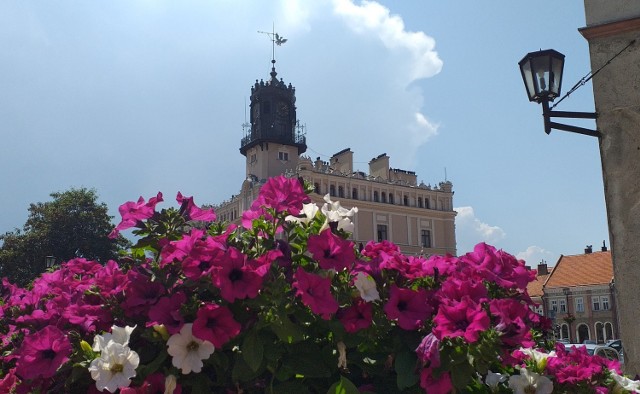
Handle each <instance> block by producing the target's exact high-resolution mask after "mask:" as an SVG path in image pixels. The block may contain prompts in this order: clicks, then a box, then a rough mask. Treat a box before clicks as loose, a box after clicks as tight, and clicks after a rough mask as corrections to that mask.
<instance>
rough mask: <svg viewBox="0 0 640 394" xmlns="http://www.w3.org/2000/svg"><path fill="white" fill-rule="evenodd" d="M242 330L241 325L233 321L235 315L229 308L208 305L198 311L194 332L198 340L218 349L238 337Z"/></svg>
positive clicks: (194, 322)
mask: <svg viewBox="0 0 640 394" xmlns="http://www.w3.org/2000/svg"><path fill="white" fill-rule="evenodd" d="M241 328H242V327H241V326H240V323H238V322H237V321H235V320H234V319H233V314H232V313H231V311H230V310H229V309H228V308H226V307H224V306H220V305H216V304H207V305H205V306H203V307H201V308H200V309H198V313H197V317H196V320H194V321H193V328H192V332H193V336H195V337H196V338H198V339H201V340H203V341H209V342H211V343H213V346H215V347H216V349H218V348H221V347H222V346H223V345H224V344H225V343H227V342H228V341H229V340H230V339H231V338H233V337H235V336H236V335H238V334H239V333H240V329H241Z"/></svg>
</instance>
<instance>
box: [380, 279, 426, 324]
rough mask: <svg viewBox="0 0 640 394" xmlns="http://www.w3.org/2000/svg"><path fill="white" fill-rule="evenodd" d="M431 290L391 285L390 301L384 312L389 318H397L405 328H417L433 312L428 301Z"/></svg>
mask: <svg viewBox="0 0 640 394" xmlns="http://www.w3.org/2000/svg"><path fill="white" fill-rule="evenodd" d="M428 295H429V292H427V290H425V289H419V290H411V289H405V288H400V287H398V286H396V285H395V284H393V285H391V291H390V296H389V301H388V302H387V303H386V305H385V306H384V312H385V313H386V314H387V318H388V319H389V320H397V321H398V326H400V328H402V329H404V330H415V329H417V328H418V327H420V326H421V325H422V323H423V322H424V321H425V320H426V319H427V318H429V317H431V313H432V312H433V308H432V307H431V305H429V303H428Z"/></svg>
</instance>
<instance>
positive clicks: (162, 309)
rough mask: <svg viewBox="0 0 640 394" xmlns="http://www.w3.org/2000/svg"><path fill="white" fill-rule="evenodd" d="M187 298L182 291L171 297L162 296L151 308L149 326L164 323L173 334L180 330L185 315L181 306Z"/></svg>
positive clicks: (147, 324)
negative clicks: (181, 310)
mask: <svg viewBox="0 0 640 394" xmlns="http://www.w3.org/2000/svg"><path fill="white" fill-rule="evenodd" d="M186 300H187V296H185V295H184V293H182V292H178V293H175V294H172V295H171V296H169V297H161V298H160V299H159V300H158V302H157V303H156V304H155V305H154V306H152V307H151V308H150V309H149V321H148V322H147V323H146V326H147V327H153V326H155V325H159V324H163V325H164V326H165V328H166V329H167V332H168V333H169V334H171V335H173V334H176V333H178V332H180V329H181V328H182V325H183V324H184V317H183V316H182V314H181V313H180V307H181V306H182V304H184V303H185V301H186Z"/></svg>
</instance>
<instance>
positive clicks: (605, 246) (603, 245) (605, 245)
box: [600, 241, 607, 252]
mask: <svg viewBox="0 0 640 394" xmlns="http://www.w3.org/2000/svg"><path fill="white" fill-rule="evenodd" d="M600 250H601V251H603V252H606V251H607V244H606V243H605V242H604V241H602V248H600Z"/></svg>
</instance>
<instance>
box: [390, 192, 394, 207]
mask: <svg viewBox="0 0 640 394" xmlns="http://www.w3.org/2000/svg"><path fill="white" fill-rule="evenodd" d="M393 200H394V198H393V193H389V204H393Z"/></svg>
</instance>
